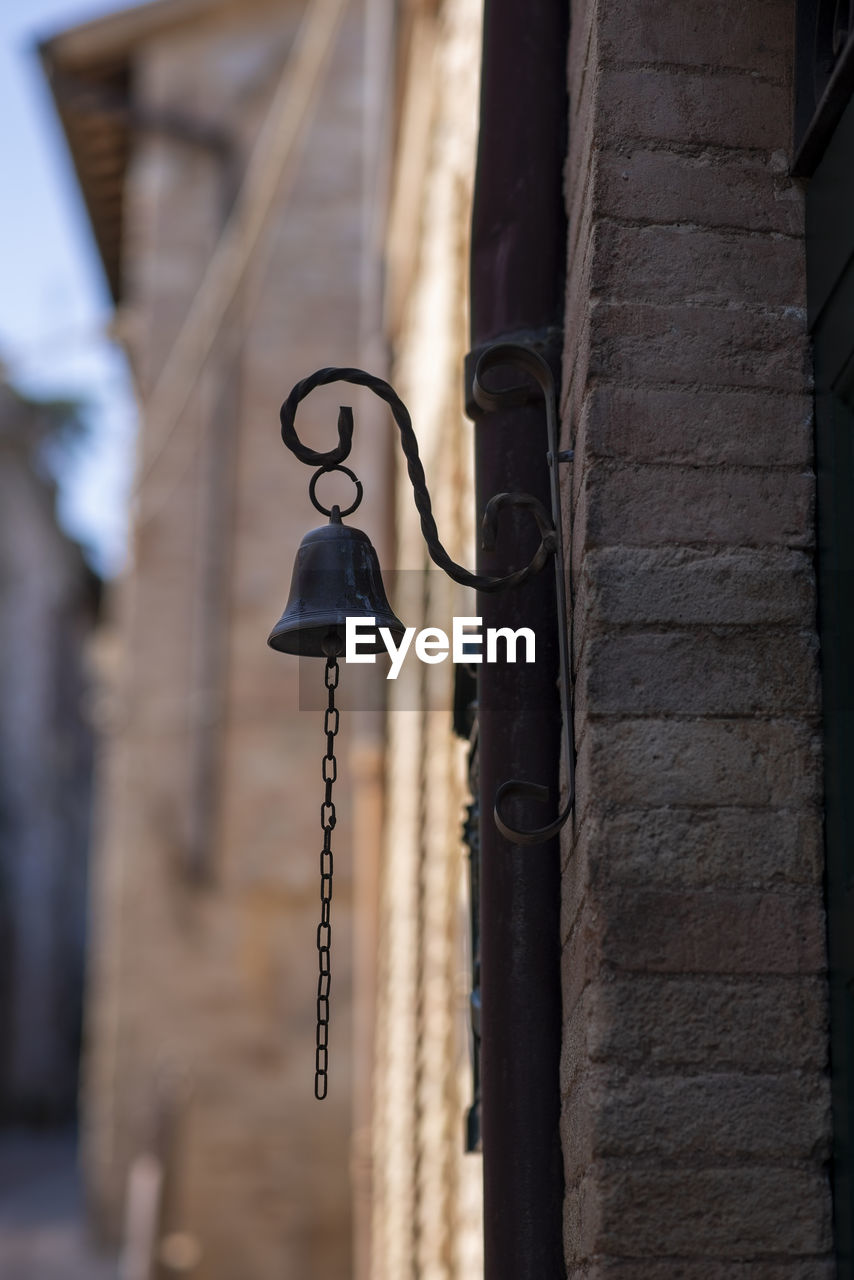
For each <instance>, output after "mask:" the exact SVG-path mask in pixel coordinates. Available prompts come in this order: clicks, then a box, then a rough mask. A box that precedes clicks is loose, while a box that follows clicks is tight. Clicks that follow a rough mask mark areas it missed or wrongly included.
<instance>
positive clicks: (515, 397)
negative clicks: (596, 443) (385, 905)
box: [473, 343, 575, 845]
mask: <svg viewBox="0 0 854 1280" xmlns="http://www.w3.org/2000/svg"><path fill="white" fill-rule="evenodd" d="M499 365H504V366H507V365H509V366H510V367H511V368H516V369H520V370H522V371H523V372H524V373H527V374H529V375H530V376H531V377H532V378H534V380H535V381H536V382H537V383H538V384H539V387H540V389H541V391H542V393H543V398H544V400H545V402H546V429H547V437H548V447H549V451H548V455H547V457H548V464H549V480H550V488H551V503H552V522H551V528H552V533H551V535H550V537H551V539H552V543H551V547H550V550H553V551H554V563H555V606H556V611H557V631H558V651H559V656H560V701H561V717H562V721H563V724H562V729H563V753H564V756H565V759H566V771H567V798H566V801H565V803H564V805H563V808H562V809H561V810H560V812H559V814H558V816H557V817H556V818H555V819H554V820H553V821H552V822H550V823H548V824H547V825H546V826H544V827H536V828H533V829H524V828H519V827H514V826H512V825H511V824H510V823H509V822H508V821H507V820H506V819H505V818H504V817H503V816H502V808H503V807H505V806H506V802H507V801H508V800H510V799H519V800H534V801H536V802H537V803H538V804H546V803H548V800H549V796H550V791H549V788H548V787H544V786H541V785H540V784H539V783H536V782H524V781H522V780H521V779H519V778H512V779H510V781H508V782H503V783H502V784H501V786H500V787H499V788H498V790H497V791H496V793H495V802H494V805H493V810H492V813H493V817H494V819H495V825H496V826H497V828H498V830H499V831H500V832H501V834H502V835H503V836H504V838H505V839H506V840H509V841H510V842H511V843H512V844H521V845H528V844H542V843H544V842H545V841H546V840H551V839H552V837H553V836H556V835H557V833H558V832H559V831H560V829H561V827H563V826H564V824H565V823H566V822H567V820H568V818H569V816H570V814H571V813H572V808H573V805H574V803H575V749H574V743H573V732H572V693H571V675H572V672H571V668H570V655H569V636H568V624H567V609H566V600H567V582H566V566H565V564H564V555H563V524H562V520H561V503H560V477H559V475H558V460H559V449H560V438H559V425H558V416H557V399H556V395H555V383H554V377H553V375H552V371H551V368H550V366H549V364H548V363H547V362H546V361H545V360H544V359H543V358H542V356H540V355H539V354H538V353H537V352H536V351H532V350H531V349H530V348H529V347H522V346H517V345H516V344H515V343H500V344H496V346H494V347H490V348H489V350H488V351H485V352H484V354H483V355H482V356H481V357H480V359H479V360H478V362H477V367H476V369H475V374H474V384H473V391H474V398H475V401H476V402H477V404H478V405H479V406H480V408H481V409H484V410H492V409H499V408H502V409H503V408H511V407H513V406H516V405H520V404H524V403H525V401H526V400H527V399H528V398H529V392H528V390H527V388H526V387H524V386H514V387H508V388H505V389H503V390H492V391H490V390H489V389H488V388H487V387H485V386H484V383H483V379H484V376H485V375H486V374H487V373H488V372H489V371H490V370H491V369H495V368H497V367H498V366H499ZM516 496H517V495H511V494H498V495H497V497H496V498H493V499H492V502H498V501H499V500H500V499H508V500H509V499H511V498H513V497H516ZM521 496H523V497H527V495H521ZM531 501H532V502H533V501H536V500H535V499H531ZM491 505H492V503H490V506H491ZM518 505H521V504H518ZM526 505H530V504H526ZM537 505H538V506H541V504H537ZM541 510H542V507H541ZM487 511H489V507H487ZM543 514H544V515H545V512H543ZM546 519H547V520H548V516H547V515H546ZM485 520H486V517H484V522H485ZM538 523H539V518H538ZM540 533H541V536H543V539H544V541H545V535H544V534H543V530H542V526H540Z"/></svg>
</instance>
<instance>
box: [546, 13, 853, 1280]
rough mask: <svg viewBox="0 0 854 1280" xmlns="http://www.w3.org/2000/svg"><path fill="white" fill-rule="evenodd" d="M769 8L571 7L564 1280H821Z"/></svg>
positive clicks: (789, 235)
mask: <svg viewBox="0 0 854 1280" xmlns="http://www.w3.org/2000/svg"><path fill="white" fill-rule="evenodd" d="M793 26H794V12H793V6H792V5H790V4H788V3H782V2H781V0H748V2H747V3H738V4H736V3H731V2H730V0H725V2H724V3H712V2H711V0H697V2H696V3H692V4H690V5H673V4H670V3H665V2H664V0H643V2H642V3H639V4H636V5H630V6H627V5H619V6H618V5H610V4H605V3H598V2H597V0H576V2H575V3H574V4H573V6H572V34H571V41H570V50H569V63H568V74H569V93H570V139H571V141H570V151H569V158H568V165H567V202H568V211H569V222H570V231H569V237H570V239H569V249H570V256H569V272H568V291H567V313H566V350H565V365H564V383H563V386H564V392H563V397H564V403H563V412H564V420H565V424H566V431H567V435H568V440H567V443H570V442H572V443H574V446H575V450H576V461H575V465H574V475H573V478H572V482H571V486H570V484H569V483H568V484H567V493H566V501H567V505H568V506H570V505H571V507H572V510H573V523H574V530H573V546H572V562H573V573H574V593H575V614H574V618H575V621H574V653H575V664H576V682H577V683H576V741H577V750H578V801H577V808H576V815H575V826H574V834H573V837H572V839H571V841H570V840H568V841H567V844H566V847H565V851H564V857H565V865H564V902H563V957H564V958H563V982H564V1011H565V1034H564V1049H563V1062H562V1089H563V1098H564V1104H563V1142H564V1152H565V1173H566V1202H565V1205H566V1218H565V1242H566V1258H567V1268H568V1274H569V1276H570V1277H571V1278H572V1280H575V1278H576V1277H582V1276H583V1277H590V1278H593V1277H596V1278H597V1280H598V1278H599V1277H606V1276H607V1277H614V1278H616V1277H626V1280H628V1277H631V1278H632V1280H664V1278H665V1277H674V1278H675V1277H676V1276H679V1277H681V1278H682V1280H701V1277H702V1280H724V1277H726V1280H733V1277H738V1278H739V1280H741V1278H744V1280H747V1277H751V1278H754V1280H772V1277H773V1280H795V1278H796V1277H797V1280H807V1278H809V1280H818V1278H819V1277H821V1278H825V1277H829V1276H830V1275H832V1273H833V1266H832V1261H831V1206H830V1193H829V1187H828V1182H827V1176H826V1162H827V1160H828V1156H829V1090H828V1083H827V1076H826V1069H827V1054H828V1041H827V1026H826V991H825V968H826V956H825V933H824V914H823V900H822V857H821V755H820V736H819V702H818V684H817V650H818V642H817V635H816V630H815V600H814V581H813V566H812V550H813V538H814V512H813V502H814V477H813V473H812V440H811V416H810V398H809V389H810V380H809V379H810V366H809V351H808V344H807V336H806V319H805V282H804V259H803V240H802V235H803V228H802V193H801V192H800V190H799V189H798V187H797V185H796V184H795V183H794V182H792V181H791V180H790V179H789V177H788V175H787V170H788V146H789V138H790V112H791V75H792V63H793V47H792V40H793V34H794V32H793ZM570 488H571V492H570Z"/></svg>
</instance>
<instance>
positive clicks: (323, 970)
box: [314, 657, 339, 1098]
mask: <svg viewBox="0 0 854 1280" xmlns="http://www.w3.org/2000/svg"><path fill="white" fill-rule="evenodd" d="M338 675H339V670H338V659H337V658H336V657H330V658H327V659H326V689H327V693H328V702H327V707H326V714H325V716H324V719H323V732H324V733H325V734H326V755H325V756H324V757H323V763H322V765H321V775H322V777H323V781H324V784H325V788H326V789H325V792H324V796H323V804H322V805H321V806H320V827H321V830H322V831H323V848H322V849H321V851H320V924H319V925H318V926H317V964H318V974H317V1035H316V1041H315V1043H316V1048H315V1054H314V1096H315V1098H325V1097H326V1089H327V1071H328V1066H329V1047H328V1046H329V988H330V985H331V981H332V968H331V964H330V947H331V945H332V928H331V925H330V922H329V912H330V908H331V905H332V832H333V829H334V827H335V803H334V801H333V799H332V784H333V782H335V780H336V778H337V777H338V761H337V760H336V759H335V735H336V734H337V732H338V722H339V715H338V708H337V707H336V705H335V690H336V689H337V688H338Z"/></svg>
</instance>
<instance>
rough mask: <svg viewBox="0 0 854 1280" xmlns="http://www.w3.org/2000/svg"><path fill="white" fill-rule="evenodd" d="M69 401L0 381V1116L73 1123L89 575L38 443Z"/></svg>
mask: <svg viewBox="0 0 854 1280" xmlns="http://www.w3.org/2000/svg"><path fill="white" fill-rule="evenodd" d="M76 422H77V415H76V411H75V408H74V406H73V405H63V404H58V403H54V404H51V403H40V402H38V401H33V400H28V399H26V398H24V397H22V396H21V395H19V394H17V393H16V392H14V391H13V390H12V389H11V388H10V387H9V386H7V385H5V384H3V383H2V382H0V1122H2V1123H5V1124H21V1123H27V1124H45V1123H57V1122H68V1121H70V1120H71V1119H73V1116H74V1112H75V1106H76V1095H77V1062H78V1056H79V1050H80V1017H81V1006H82V999H83V965H84V954H85V920H86V871H87V859H88V849H89V835H90V809H91V797H92V752H93V735H92V729H91V725H90V722H89V715H88V712H89V699H88V693H89V686H90V670H89V660H90V649H91V642H92V637H93V632H94V628H95V624H96V620H97V615H98V605H99V597H100V583H99V582H98V579H97V578H96V577H95V575H94V574H93V573H92V571H91V570H90V569H89V568H88V566H87V565H86V562H85V560H84V558H83V555H82V552H81V550H80V547H79V546H78V545H77V544H76V543H75V542H73V541H72V540H71V539H70V538H68V537H67V535H66V534H64V533H63V532H62V530H61V529H60V527H59V525H58V524H57V520H56V514H55V499H56V489H55V485H54V483H53V481H52V480H51V478H50V471H49V467H48V463H47V450H48V449H49V448H50V447H51V445H52V446H53V447H54V448H55V447H56V444H57V438H58V437H60V436H61V435H62V434H63V433H67V432H73V431H74V430H75V426H76Z"/></svg>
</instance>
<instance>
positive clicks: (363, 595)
mask: <svg viewBox="0 0 854 1280" xmlns="http://www.w3.org/2000/svg"><path fill="white" fill-rule="evenodd" d="M347 618H374V619H375V623H376V627H377V639H376V644H375V645H374V646H373V648H371V647H369V646H368V644H367V643H366V638H365V640H363V639H362V638H361V637H360V644H359V651H360V652H361V653H383V652H384V651H385V645H384V644H383V642H382V639H381V638H380V635H379V628H380V627H388V629H389V631H391V633H392V635H393V636H394V639H395V643H396V644H399V643H400V641H401V639H402V638H403V634H404V631H405V627H404V625H403V623H402V622H401V621H400V619H399V618H398V617H396V616H395V614H394V613H392V609H391V605H390V604H389V602H388V599H387V598H386V593H385V587H384V586H383V580H382V576H381V574H380V565H379V560H378V559H377V553H376V551H375V550H374V548H373V546H372V544H371V540H370V538H369V537H368V535H367V534H366V533H363V532H362V530H361V529H353V528H352V527H351V526H350V525H344V524H342V523H341V521H340V519H338V520H336V519H335V518H334V516H333V518H332V519H331V520H330V522H329V524H326V525H323V526H321V528H319V529H312V530H311V531H310V532H309V533H307V534H306V535H305V537H304V538H303V540H302V542H301V543H300V547H299V550H298V551H297V558H296V561H295V562H294V572H293V577H292V578H291V592H290V595H289V596H288V603H287V604H286V605H285V611H284V613H283V614H282V616H281V618H280V619H279V621H278V622H277V623H276V625H275V627H273V630H272V631H271V632H270V636H269V638H268V640H267V644H268V645H270V647H271V648H272V649H278V650H279V651H280V653H296V654H301V655H303V656H306V657H315V658H323V657H328V656H331V655H333V654H337V653H343V651H344V628H345V624H346V620H347Z"/></svg>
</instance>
